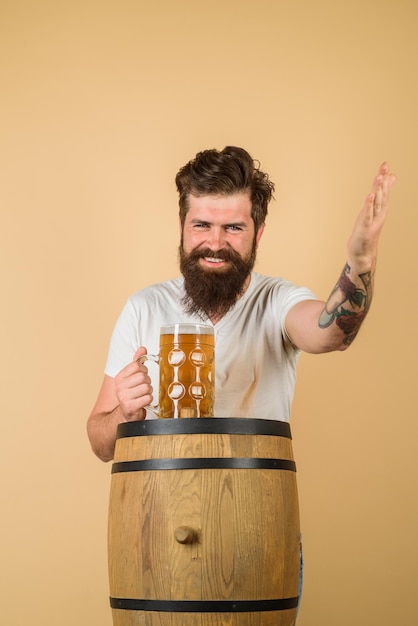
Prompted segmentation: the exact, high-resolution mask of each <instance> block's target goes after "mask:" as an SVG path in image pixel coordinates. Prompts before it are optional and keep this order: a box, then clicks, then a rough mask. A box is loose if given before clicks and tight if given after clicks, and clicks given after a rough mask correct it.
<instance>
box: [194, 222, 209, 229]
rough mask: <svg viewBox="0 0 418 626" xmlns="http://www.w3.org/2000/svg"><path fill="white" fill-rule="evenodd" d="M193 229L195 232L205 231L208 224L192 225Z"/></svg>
mask: <svg viewBox="0 0 418 626" xmlns="http://www.w3.org/2000/svg"><path fill="white" fill-rule="evenodd" d="M194 227H195V229H196V230H205V229H206V228H208V227H209V224H207V223H206V222H198V223H196V224H195V225H194Z"/></svg>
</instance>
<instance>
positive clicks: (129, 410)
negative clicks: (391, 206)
mask: <svg viewBox="0 0 418 626" xmlns="http://www.w3.org/2000/svg"><path fill="white" fill-rule="evenodd" d="M394 180H395V177H394V176H393V175H392V174H391V173H390V172H389V167H388V165H387V164H386V163H384V164H383V165H382V166H381V167H380V169H379V172H378V174H377V176H376V178H375V179H374V181H373V185H372V190H371V193H370V194H369V195H368V196H367V197H366V201H365V204H364V207H363V209H362V210H361V212H360V214H359V216H358V218H357V220H356V223H355V226H354V229H353V233H352V235H351V237H350V239H349V242H348V257H347V263H346V265H345V266H344V268H343V270H342V272H341V274H340V278H339V279H338V281H337V284H336V286H335V287H334V289H333V290H332V292H331V295H330V297H329V299H328V301H327V302H325V301H321V300H319V299H317V298H316V297H315V295H314V294H313V293H312V292H311V291H310V290H309V289H306V288H300V287H297V286H296V285H294V284H292V283H290V282H289V281H287V280H284V279H282V278H273V277H269V276H262V275H260V274H258V273H256V272H254V270H253V267H254V263H255V259H256V251H257V247H258V245H259V243H260V240H261V238H262V235H263V231H264V225H265V219H266V215H267V209H268V204H269V202H270V200H271V198H272V194H273V192H274V185H273V183H272V182H271V181H270V179H269V177H268V175H267V174H266V173H264V172H262V171H261V170H260V168H259V166H258V163H257V162H255V161H254V160H253V159H252V157H251V156H250V155H249V154H248V152H246V151H245V150H244V149H242V148H236V147H226V148H224V149H223V150H222V151H217V150H205V151H203V152H200V153H199V154H197V155H196V157H195V158H194V159H193V160H191V161H190V162H189V163H187V164H186V165H185V166H184V167H183V168H182V169H181V170H180V171H179V172H178V174H177V176H176V184H177V189H178V192H179V206H180V229H181V244H180V269H181V273H182V276H181V277H179V278H177V279H174V280H170V281H166V282H163V283H160V284H158V285H153V286H150V287H148V288H146V289H143V290H141V291H139V292H138V293H136V294H134V295H133V296H132V297H131V298H129V300H128V302H127V304H126V305H125V307H124V309H123V311H122V313H121V315H120V317H119V319H118V321H117V324H116V326H115V329H114V332H113V335H112V339H111V343H110V348H109V354H108V360H107V364H106V369H105V377H104V381H103V385H102V387H101V390H100V392H99V396H98V399H97V402H96V404H95V406H94V408H93V411H92V413H91V415H90V418H89V420H88V435H89V438H90V442H91V445H92V448H93V451H94V452H95V454H96V455H97V456H98V457H99V458H100V459H102V460H103V461H109V460H111V459H112V458H113V454H114V447H115V442H116V430H117V426H118V424H120V423H122V422H129V421H135V420H143V419H145V418H149V417H152V414H150V413H149V412H148V411H147V410H146V409H145V407H147V406H148V405H150V404H151V403H152V401H153V394H154V389H156V388H157V385H158V381H157V380H152V375H153V374H150V373H149V372H148V370H147V368H146V366H145V365H144V364H143V363H142V360H141V357H142V356H144V355H145V354H146V353H147V351H149V352H150V353H154V354H156V353H157V352H158V349H159V334H160V327H161V326H164V325H168V324H172V323H177V322H179V323H182V322H185V323H195V322H202V321H204V322H205V323H207V324H211V325H212V326H213V327H214V330H215V345H216V357H215V358H216V367H215V373H216V382H215V388H216V397H215V415H216V417H250V418H263V419H272V420H281V421H289V419H290V411H291V404H292V400H293V393H294V384H295V375H296V364H297V360H298V356H299V354H300V351H301V350H303V351H306V352H310V353H322V352H329V351H332V350H345V349H346V348H347V347H348V346H349V345H350V344H351V342H352V341H353V339H354V338H355V336H356V335H357V333H358V331H359V328H360V325H361V323H362V321H363V320H364V318H365V316H366V314H367V312H368V310H369V307H370V303H371V299H372V292H373V276H374V271H375V267H376V257H377V246H378V240H379V235H380V232H381V229H382V227H383V224H384V221H385V218H386V214H387V209H388V197H389V192H390V189H391V187H392V185H393V183H394Z"/></svg>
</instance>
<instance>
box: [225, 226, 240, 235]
mask: <svg viewBox="0 0 418 626" xmlns="http://www.w3.org/2000/svg"><path fill="white" fill-rule="evenodd" d="M226 230H230V231H232V232H234V233H236V232H239V231H241V230H242V228H241V226H237V225H236V224H230V225H229V226H227V227H226Z"/></svg>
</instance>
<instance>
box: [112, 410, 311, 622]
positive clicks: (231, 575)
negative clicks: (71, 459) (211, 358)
mask: <svg viewBox="0 0 418 626" xmlns="http://www.w3.org/2000/svg"><path fill="white" fill-rule="evenodd" d="M108 538H109V551H108V555H109V580H110V595H111V598H110V603H111V607H112V614H113V624H114V626H293V625H294V623H295V619H296V607H297V604H298V581H299V553H300V552H299V546H300V533H299V511H298V498H297V486H296V467H295V463H294V460H293V454H292V445H291V434H290V428H289V425H288V424H287V423H284V422H276V421H272V420H260V419H247V418H200V419H193V418H191V419H176V420H174V419H167V420H149V421H142V422H133V423H126V424H122V425H120V426H119V428H118V436H117V442H116V451H115V459H114V463H113V466H112V479H111V490H110V506H109V535H108Z"/></svg>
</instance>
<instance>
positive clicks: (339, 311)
mask: <svg viewBox="0 0 418 626" xmlns="http://www.w3.org/2000/svg"><path fill="white" fill-rule="evenodd" d="M394 182H395V176H394V175H393V174H391V173H390V171H389V166H388V164H387V163H383V165H381V167H380V169H379V172H378V174H377V176H376V178H375V179H374V181H373V186H372V191H371V193H370V194H369V195H368V196H367V198H366V201H365V203H364V207H363V209H362V210H361V212H360V214H359V216H358V217H357V220H356V223H355V225H354V229H353V232H352V235H351V237H350V239H349V241H348V260H347V263H346V265H345V267H344V268H343V270H342V272H341V275H340V277H339V279H338V281H337V284H336V285H335V287H334V289H333V290H332V292H331V294H330V296H329V298H328V300H327V302H326V303H325V302H321V301H314V300H307V301H304V302H300V303H299V304H297V305H295V306H294V307H293V308H292V309H291V310H290V311H289V313H288V314H287V316H286V331H287V333H288V335H289V337H290V338H291V340H292V342H293V343H294V344H295V345H296V346H297V347H298V348H300V349H301V350H304V351H305V352H311V353H320V352H331V351H332V350H345V349H346V348H347V347H348V346H349V345H350V344H351V343H352V341H353V340H354V338H355V337H356V335H357V333H358V331H359V329H360V326H361V324H362V322H363V320H364V318H365V317H366V315H367V312H368V310H369V308H370V304H371V301H372V296H373V280H374V273H375V269H376V260H377V248H378V242H379V236H380V233H381V230H382V228H383V224H384V222H385V219H386V215H387V211H388V200H389V193H390V190H391V188H392V185H393V183H394Z"/></svg>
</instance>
